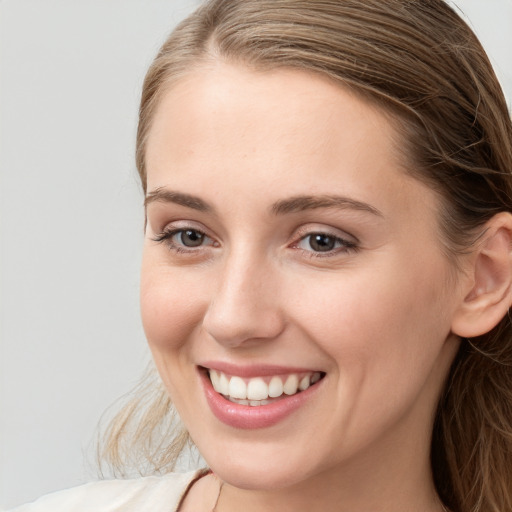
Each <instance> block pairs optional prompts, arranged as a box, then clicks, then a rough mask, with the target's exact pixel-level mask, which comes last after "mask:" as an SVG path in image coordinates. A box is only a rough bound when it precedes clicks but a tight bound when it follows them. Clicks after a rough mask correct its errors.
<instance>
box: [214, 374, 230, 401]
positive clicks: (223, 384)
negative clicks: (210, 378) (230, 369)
mask: <svg viewBox="0 0 512 512" xmlns="http://www.w3.org/2000/svg"><path fill="white" fill-rule="evenodd" d="M217 393H220V394H222V395H229V381H228V378H227V377H226V376H225V375H224V374H223V373H222V372H220V377H219V390H218V391H217Z"/></svg>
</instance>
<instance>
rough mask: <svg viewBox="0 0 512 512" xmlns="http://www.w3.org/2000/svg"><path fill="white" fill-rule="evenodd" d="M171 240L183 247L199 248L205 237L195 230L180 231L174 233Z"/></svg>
mask: <svg viewBox="0 0 512 512" xmlns="http://www.w3.org/2000/svg"><path fill="white" fill-rule="evenodd" d="M172 238H173V239H174V241H175V242H177V243H181V245H184V246H185V247H199V246H200V245H203V242H204V239H205V238H206V236H205V234H204V233H201V232H200V231H197V230H196V229H182V230H180V231H177V232H175V234H174V235H173V237H172Z"/></svg>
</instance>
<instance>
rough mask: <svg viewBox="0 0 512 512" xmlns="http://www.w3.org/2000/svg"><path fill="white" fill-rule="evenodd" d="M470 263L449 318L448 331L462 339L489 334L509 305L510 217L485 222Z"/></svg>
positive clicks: (511, 267) (511, 284)
mask: <svg viewBox="0 0 512 512" xmlns="http://www.w3.org/2000/svg"><path fill="white" fill-rule="evenodd" d="M470 261H471V265H470V268H469V269H468V272H467V274H466V276H467V278H466V277H464V278H463V280H464V279H466V281H467V286H466V290H465V292H463V293H464V294H465V296H464V300H463V301H462V303H461V304H460V307H459V308H458V309H457V311H456V312H455V314H454V317H453V319H452V332H453V333H455V334H457V335H459V336H461V337H463V338H473V337H475V336H480V335H482V334H485V333H487V332H489V331H490V330H491V329H492V328H493V327H495V326H496V325H497V324H498V323H499V322H500V320H501V319H502V318H503V317H504V316H505V315H506V314H507V311H508V309H509V308H510V305H511V303H512V214H510V213H507V212H501V213H498V214H496V215H495V216H494V217H493V218H492V219H491V220H489V221H488V222H487V223H486V225H485V228H484V233H483V235H482V239H481V240H480V241H478V242H477V244H476V247H475V249H474V251H473V252H472V255H471V260H470Z"/></svg>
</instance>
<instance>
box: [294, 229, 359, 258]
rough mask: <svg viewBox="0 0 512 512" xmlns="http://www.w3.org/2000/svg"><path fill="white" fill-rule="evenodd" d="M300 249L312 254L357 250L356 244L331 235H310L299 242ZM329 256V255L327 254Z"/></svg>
mask: <svg viewBox="0 0 512 512" xmlns="http://www.w3.org/2000/svg"><path fill="white" fill-rule="evenodd" d="M295 247H296V248H298V249H302V250H304V251H308V252H311V253H335V254H336V253H338V252H343V251H345V252H347V251H349V250H355V249H356V248H357V244H356V243H355V242H352V241H349V240H345V239H343V238H340V237H338V236H334V235H331V234H330V233H321V232H319V233H309V234H308V235H306V236H304V237H303V238H301V239H300V240H299V242H298V243H297V245H296V246H295ZM326 255H327V254H326Z"/></svg>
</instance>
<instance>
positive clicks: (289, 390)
mask: <svg viewBox="0 0 512 512" xmlns="http://www.w3.org/2000/svg"><path fill="white" fill-rule="evenodd" d="M298 387H299V377H297V375H295V374H294V373H292V374H291V375H289V376H288V378H287V379H286V382H285V383H284V386H283V391H284V392H285V394H287V395H295V393H297V389H298Z"/></svg>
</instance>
